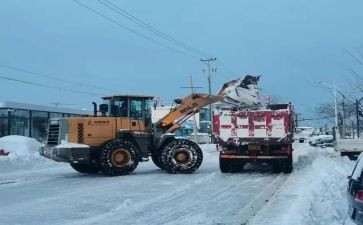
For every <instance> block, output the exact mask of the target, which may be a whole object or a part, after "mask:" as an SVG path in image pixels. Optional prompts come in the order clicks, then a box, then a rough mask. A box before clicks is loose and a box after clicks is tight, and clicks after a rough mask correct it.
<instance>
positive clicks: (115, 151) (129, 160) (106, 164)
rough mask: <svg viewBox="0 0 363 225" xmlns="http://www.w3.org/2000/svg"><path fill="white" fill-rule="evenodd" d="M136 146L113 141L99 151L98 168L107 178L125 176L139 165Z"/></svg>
mask: <svg viewBox="0 0 363 225" xmlns="http://www.w3.org/2000/svg"><path fill="white" fill-rule="evenodd" d="M137 152H138V149H137V146H135V144H134V143H132V142H131V141H127V140H115V141H112V142H109V143H107V144H106V145H105V146H104V147H103V148H102V149H101V150H100V167H101V171H102V172H103V173H104V174H107V175H109V176H121V175H127V174H129V173H131V172H132V171H134V170H135V169H136V167H137V165H138V164H139V158H138V157H137Z"/></svg>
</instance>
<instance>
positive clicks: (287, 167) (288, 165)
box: [282, 156, 293, 173]
mask: <svg viewBox="0 0 363 225" xmlns="http://www.w3.org/2000/svg"><path fill="white" fill-rule="evenodd" d="M292 169H293V167H292V156H289V158H288V159H286V160H284V161H283V163H282V171H283V172H284V173H291V172H292Z"/></svg>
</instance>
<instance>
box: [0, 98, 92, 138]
mask: <svg viewBox="0 0 363 225" xmlns="http://www.w3.org/2000/svg"><path fill="white" fill-rule="evenodd" d="M86 114H90V112H89V111H87V110H78V109H71V108H63V107H52V106H42V105H33V104H27V103H20V102H10V101H5V102H0V137H3V136H6V135H22V136H28V137H33V138H35V139H37V140H40V141H41V140H44V138H45V137H46V130H47V124H48V120H49V118H55V117H72V116H79V115H86Z"/></svg>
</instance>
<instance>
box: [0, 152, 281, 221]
mask: <svg viewBox="0 0 363 225" xmlns="http://www.w3.org/2000/svg"><path fill="white" fill-rule="evenodd" d="M204 155H205V160H204V163H203V165H202V167H201V168H200V169H199V170H198V171H197V173H195V174H192V175H170V174H166V173H165V172H163V171H161V170H159V169H158V168H157V167H155V166H154V165H153V164H152V163H151V162H147V163H142V164H141V165H140V166H139V167H138V168H137V170H136V171H135V172H134V173H133V174H132V175H130V176H124V177H105V176H103V175H101V174H100V175H82V174H79V173H77V172H74V171H73V170H72V169H71V168H69V167H68V166H66V165H64V166H61V165H62V164H60V165H58V166H57V167H55V168H49V169H48V168H43V169H37V170H32V171H28V172H25V173H24V171H21V172H20V171H18V172H12V173H8V174H2V175H0V199H1V205H2V207H1V210H0V222H1V224H111V223H112V224H113V223H116V224H241V223H242V222H243V221H245V220H246V219H248V217H250V216H252V215H253V214H255V213H256V211H257V209H258V207H259V206H262V205H263V204H264V203H265V200H267V199H268V198H270V197H271V196H272V194H273V191H274V190H275V189H276V187H278V186H279V185H281V183H282V182H283V181H284V180H285V179H286V177H287V175H284V174H280V175H276V174H272V173H270V172H267V171H260V172H252V171H251V172H245V173H242V174H221V173H220V172H219V168H218V157H217V156H218V155H217V153H216V151H215V149H214V148H213V147H210V146H209V147H205V148H204Z"/></svg>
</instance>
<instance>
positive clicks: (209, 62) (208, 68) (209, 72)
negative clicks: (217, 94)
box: [200, 57, 217, 132]
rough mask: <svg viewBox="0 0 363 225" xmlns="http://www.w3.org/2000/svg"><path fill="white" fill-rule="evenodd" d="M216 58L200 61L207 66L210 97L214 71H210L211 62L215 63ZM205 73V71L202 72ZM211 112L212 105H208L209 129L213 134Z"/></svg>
mask: <svg viewBox="0 0 363 225" xmlns="http://www.w3.org/2000/svg"><path fill="white" fill-rule="evenodd" d="M216 60H217V58H216V57H214V58H213V57H212V58H208V59H201V60H200V61H201V62H203V63H204V64H206V65H207V70H206V71H207V72H208V94H209V95H212V82H211V72H215V71H216V69H212V70H211V66H210V64H211V62H212V61H216ZM203 72H205V70H203ZM212 118H213V112H212V104H209V120H210V128H211V132H213V119H212Z"/></svg>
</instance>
